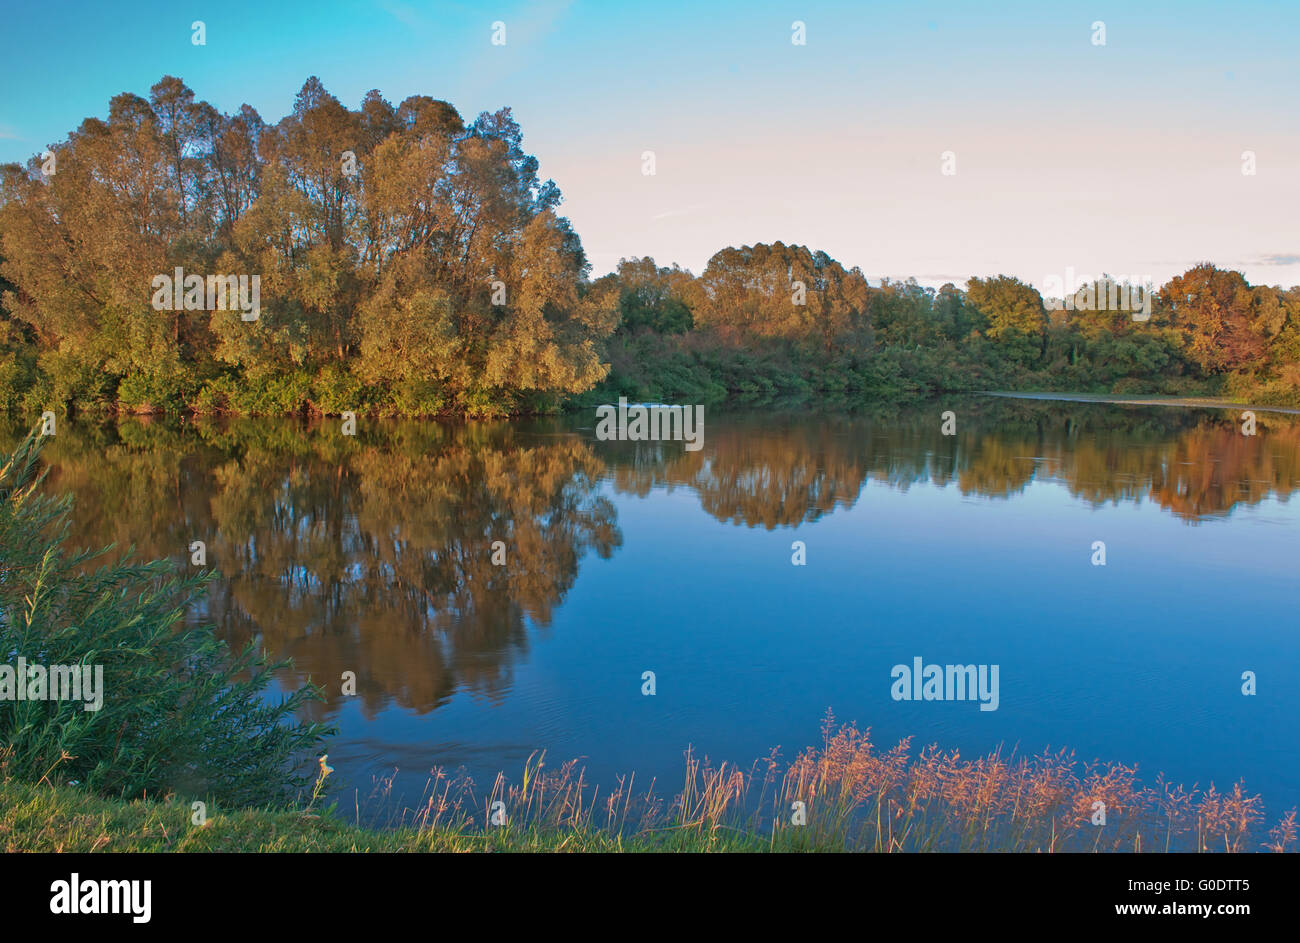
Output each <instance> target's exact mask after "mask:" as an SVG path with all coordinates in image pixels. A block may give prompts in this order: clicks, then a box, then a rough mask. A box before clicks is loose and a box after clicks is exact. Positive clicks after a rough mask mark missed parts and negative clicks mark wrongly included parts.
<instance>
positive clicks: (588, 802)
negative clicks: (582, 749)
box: [0, 718, 1297, 853]
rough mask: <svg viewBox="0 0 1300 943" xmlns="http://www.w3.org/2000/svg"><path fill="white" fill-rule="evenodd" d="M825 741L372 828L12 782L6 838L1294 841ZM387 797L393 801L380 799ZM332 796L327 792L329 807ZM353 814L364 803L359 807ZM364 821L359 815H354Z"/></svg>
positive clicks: (1058, 757)
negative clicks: (667, 790) (673, 781)
mask: <svg viewBox="0 0 1300 943" xmlns="http://www.w3.org/2000/svg"><path fill="white" fill-rule="evenodd" d="M825 731H826V739H825V741H824V743H823V745H822V746H821V747H820V748H808V749H807V750H805V751H803V752H801V753H799V754H798V755H797V756H796V757H795V758H794V759H793V761H792V763H791V764H790V765H789V766H788V767H787V768H786V769H785V770H784V771H779V770H778V762H777V761H776V758H775V754H773V756H772V757H771V758H769V759H768V760H764V761H760V762H758V763H755V764H754V766H753V767H752V768H750V769H749V770H745V769H743V768H739V767H736V766H733V765H731V764H722V765H719V766H716V767H714V766H712V765H710V764H709V763H708V762H707V761H704V762H701V761H700V760H699V759H697V758H696V757H694V756H693V755H692V754H691V753H689V752H688V753H687V758H686V771H685V772H686V775H685V777H684V780H683V787H682V789H681V791H680V792H678V793H677V794H676V795H674V796H672V797H671V798H667V797H664V796H662V795H660V794H657V793H656V792H655V791H654V790H653V788H652V789H649V790H637V789H636V788H634V782H635V780H634V779H628V780H626V781H621V782H619V783H618V784H617V786H616V787H615V788H614V789H613V790H612V791H606V792H603V793H602V792H601V790H600V789H597V788H594V787H592V786H591V784H590V783H589V782H588V781H587V780H586V776H585V773H584V771H583V770H582V769H581V768H580V767H578V766H577V764H576V763H573V762H570V763H565V764H562V765H560V766H559V767H549V766H548V765H547V764H546V763H545V758H544V756H543V755H542V754H540V753H539V754H534V756H533V757H532V758H530V760H529V762H528V763H527V764H525V767H524V770H523V775H522V777H521V779H520V781H519V782H518V783H511V782H508V781H507V780H506V778H505V776H504V774H501V775H498V777H497V778H496V780H495V782H493V783H492V785H491V788H490V789H489V790H488V791H487V792H486V793H480V792H477V791H476V790H475V789H474V787H473V784H472V782H471V781H469V780H463V779H457V778H454V777H451V778H449V777H447V776H446V775H445V774H443V773H441V772H438V771H435V775H434V776H433V777H432V778H431V779H430V781H429V784H428V787H427V788H426V791H425V793H426V799H425V801H424V804H423V805H422V806H420V807H419V808H407V809H404V810H403V811H401V812H400V813H396V814H395V815H394V816H393V817H391V818H390V819H389V820H388V822H387V823H379V822H377V823H376V824H375V825H374V826H362V825H361V824H360V822H361V821H362V819H363V816H364V817H365V819H366V821H373V819H372V818H371V816H370V814H369V813H370V812H371V808H370V803H369V802H366V803H362V802H361V801H360V798H359V796H358V797H356V798H355V799H354V800H353V802H355V805H354V804H353V802H350V801H348V798H349V797H348V796H347V794H346V790H343V791H341V793H339V794H334V795H330V794H329V793H327V792H326V791H324V790H323V789H322V786H323V785H324V784H325V781H326V779H327V778H328V776H329V773H330V772H332V771H331V770H330V769H329V767H328V766H327V764H326V763H325V762H324V759H323V758H322V760H321V764H320V766H321V775H320V777H319V779H318V781H317V783H316V787H315V788H314V789H313V790H312V791H311V793H310V796H309V797H308V796H300V797H299V798H298V800H297V801H296V802H295V803H294V804H292V805H290V806H288V807H281V808H265V807H252V808H230V809H227V808H225V807H223V806H220V805H217V804H207V805H204V804H199V803H190V802H189V801H188V800H182V799H178V798H176V797H174V796H168V797H165V798H163V799H161V800H158V799H155V800H136V801H125V800H121V799H113V798H109V797H105V796H98V795H95V794H93V793H91V792H89V791H88V790H86V789H85V788H84V787H83V786H80V785H75V784H72V783H62V784H56V783H52V782H50V781H48V780H47V781H41V782H37V783H32V782H30V781H21V780H16V779H12V778H10V779H7V780H2V781H0V848H3V850H4V851H5V852H6V853H7V852H23V851H26V852H39V853H49V852H96V851H107V852H257V853H261V852H352V853H357V852H361V853H365V852H563V851H576V852H757V851H783V852H846V851H862V852H878V853H890V852H936V851H937V852H952V851H958V852H1021V853H1040V852H1062V851H1065V852H1123V851H1129V852H1141V851H1146V852H1153V851H1154V852H1161V851H1163V852H1169V851H1177V852H1187V851H1192V852H1216V851H1217V852H1228V853H1238V852H1259V851H1272V852H1286V851H1294V850H1295V848H1296V838H1297V823H1296V819H1297V813H1296V810H1294V809H1293V810H1291V811H1290V812H1288V813H1286V814H1285V815H1283V816H1282V817H1281V818H1280V819H1279V820H1276V821H1275V823H1274V824H1272V826H1271V827H1269V823H1268V822H1267V821H1266V820H1265V816H1264V814H1263V802H1262V799H1261V797H1259V796H1254V795H1251V794H1249V793H1246V792H1244V791H1243V789H1242V787H1241V785H1240V784H1238V785H1236V786H1234V787H1232V788H1231V789H1228V790H1224V791H1222V792H1221V791H1219V790H1217V789H1215V788H1214V786H1210V787H1209V788H1208V789H1205V790H1198V789H1195V788H1193V789H1191V790H1187V789H1184V788H1182V787H1179V786H1176V785H1173V784H1170V783H1167V782H1165V781H1164V780H1163V779H1162V778H1161V779H1158V780H1157V782H1156V784H1155V785H1154V786H1148V785H1144V784H1142V783H1140V782H1139V781H1138V780H1137V778H1136V775H1135V771H1134V770H1133V769H1132V768H1131V767H1124V766H1122V765H1119V764H1095V763H1094V764H1086V765H1082V766H1081V765H1080V764H1079V763H1077V762H1076V760H1075V757H1074V756H1073V755H1072V754H1069V753H1066V752H1063V751H1062V752H1058V753H1045V754H1041V755H1038V756H1035V757H1015V756H1005V755H1003V754H1001V753H1000V752H995V753H993V754H990V755H987V756H982V757H977V758H975V759H973V760H967V759H963V758H961V757H960V756H959V755H958V754H957V753H956V752H955V751H954V752H944V751H940V750H938V749H936V748H933V747H931V748H927V749H925V750H922V751H921V752H920V754H919V755H914V756H909V750H908V747H909V743H908V742H907V741H904V742H903V743H900V744H898V745H897V746H896V747H894V748H893V749H891V750H883V751H881V750H877V749H875V747H874V745H873V744H872V743H871V740H870V737H869V735H868V734H867V733H866V732H864V731H859V730H858V729H857V728H856V727H855V726H853V725H851V724H850V725H847V726H840V727H838V728H833V727H832V726H831V721H830V719H829V718H828V722H827V726H826V728H825ZM384 798H386V797H381V802H382V800H383V799H384ZM326 803H329V804H328V805H326ZM354 810H355V811H354ZM354 815H355V820H354V821H352V822H350V821H349V819H350V818H352V817H353V816H354Z"/></svg>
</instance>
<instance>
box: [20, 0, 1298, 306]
mask: <svg viewBox="0 0 1300 943" xmlns="http://www.w3.org/2000/svg"><path fill="white" fill-rule="evenodd" d="M983 6H985V5H983V4H971V3H930V4H926V3H908V2H903V3H872V4H865V3H810V2H806V0H794V2H781V3H762V2H760V3H754V2H705V0H697V2H662V0H660V2H656V3H654V4H653V5H644V4H637V5H631V4H629V5H623V4H602V3H584V2H568V3H565V2H546V3H490V4H470V3H415V2H400V0H381V2H376V3H328V2H313V3H299V2H292V0H290V2H274V3H270V2H260V3H245V2H228V0H227V2H221V3H216V2H211V0H204V2H197V3H194V2H192V3H189V4H183V5H178V4H175V3H124V4H102V3H98V2H97V3H89V2H87V3H64V4H58V3H51V4H42V5H39V6H38V5H34V4H24V5H21V6H15V7H14V8H12V9H10V10H7V11H6V14H5V25H6V36H5V41H4V48H5V63H4V66H3V69H0V103H2V104H0V160H5V161H8V160H25V159H27V158H28V157H30V156H31V155H33V154H35V153H37V152H39V151H41V150H43V149H44V147H45V146H46V145H47V144H49V143H52V142H54V141H58V140H61V139H62V138H63V137H65V136H66V134H67V133H68V132H69V131H70V130H72V129H73V128H75V127H76V125H77V124H78V123H80V121H81V120H82V119H83V118H85V117H87V116H89V115H100V116H102V115H104V114H105V113H106V111H107V106H108V101H109V99H110V98H111V97H112V96H113V95H114V94H117V93H118V92H121V91H128V90H129V91H132V92H136V93H138V94H142V95H146V94H147V93H148V89H149V86H150V85H152V84H153V83H154V82H156V81H157V80H158V78H160V77H161V76H162V75H164V74H172V75H178V76H180V77H181V78H182V79H184V80H185V81H186V83H187V84H189V86H190V87H191V88H193V89H194V90H195V92H196V94H197V95H198V97H200V98H202V99H206V100H207V101H209V102H211V103H212V104H213V105H215V106H216V107H218V108H219V109H222V110H225V111H231V110H234V109H236V108H238V106H239V105H240V104H242V103H244V102H247V103H249V104H252V105H253V106H255V107H256V108H257V109H258V111H259V112H260V113H261V114H262V116H263V118H265V119H267V120H270V121H274V120H277V119H278V118H280V117H281V116H283V114H284V113H285V112H286V111H287V110H288V109H289V107H290V106H291V103H292V100H293V96H294V94H295V92H296V91H297V90H298V88H299V87H301V85H302V82H303V80H304V79H305V78H306V77H307V76H308V75H313V74H314V75H318V76H320V78H321V79H322V81H324V83H325V85H326V87H327V88H328V89H329V90H330V91H331V92H333V93H334V94H335V95H337V96H338V97H339V98H340V99H341V100H342V101H343V102H344V103H345V104H347V105H349V106H352V107H355V106H356V105H357V104H358V103H359V102H360V100H361V97H362V96H363V95H364V94H365V92H366V91H367V90H368V89H371V88H378V89H380V90H381V91H382V92H383V93H384V95H385V96H386V97H387V98H388V99H389V100H390V101H393V102H394V103H396V102H398V101H400V100H401V99H403V98H404V97H406V96H407V95H411V94H428V95H432V96H434V97H437V98H444V99H446V100H448V101H450V102H451V103H452V104H453V105H455V106H456V107H457V109H459V111H460V112H461V114H462V115H464V116H466V117H472V116H473V115H475V114H477V113H478V112H479V111H482V110H494V109H496V108H499V107H501V106H503V105H509V106H511V107H512V108H514V110H515V114H516V116H517V118H518V119H519V121H520V123H521V124H522V126H523V129H524V136H525V143H526V145H527V146H528V148H529V150H530V151H531V152H532V153H534V154H536V155H537V156H538V158H539V160H540V161H541V167H542V173H543V175H544V176H550V177H553V178H554V179H555V180H556V181H557V182H558V183H559V184H560V186H561V188H562V190H563V191H564V194H565V196H566V202H565V204H564V207H563V211H564V212H565V213H566V214H567V215H568V216H569V217H570V218H571V219H572V220H573V222H574V225H575V227H576V228H577V230H578V232H579V234H580V235H581V236H582V238H583V241H584V244H585V245H586V247H587V251H588V254H589V256H590V257H591V259H592V262H593V266H594V269H595V272H596V273H597V274H599V273H602V272H604V271H607V270H609V269H610V268H611V267H612V266H614V265H615V264H616V263H617V260H618V259H619V257H621V256H630V255H642V254H650V255H653V256H654V257H655V258H656V259H658V260H659V261H660V262H661V263H668V262H673V261H676V262H679V263H681V264H683V265H685V266H687V267H689V268H691V269H692V270H694V271H699V270H700V269H702V268H703V266H704V264H705V262H706V261H707V259H708V257H709V256H710V255H711V254H712V253H713V252H714V251H716V250H718V249H720V248H722V247H723V246H726V245H733V244H734V245H739V244H742V243H753V242H756V241H773V240H776V239H782V240H784V241H786V242H798V243H803V244H807V245H810V246H813V247H815V248H822V249H825V250H826V251H828V252H830V253H831V255H833V256H835V257H836V258H838V259H840V260H841V261H843V262H845V263H846V264H849V265H859V266H861V267H862V269H863V270H864V271H865V272H866V273H867V274H868V276H869V277H871V278H872V279H873V280H875V279H878V278H880V277H882V276H891V277H906V276H908V275H915V276H916V277H917V278H918V279H920V280H921V281H923V282H927V283H931V284H941V283H942V282H943V281H948V280H953V281H959V282H960V281H963V280H964V279H965V278H966V277H968V276H969V275H972V274H991V273H994V272H1007V273H1010V274H1016V275H1019V276H1020V277H1022V278H1025V279H1027V280H1029V281H1031V282H1034V283H1035V284H1038V285H1040V286H1041V285H1042V283H1043V282H1044V280H1045V279H1046V278H1047V277H1049V276H1051V275H1058V276H1062V277H1063V276H1064V275H1065V274H1066V270H1067V267H1068V268H1069V269H1073V270H1074V271H1075V272H1076V273H1088V274H1100V273H1101V272H1102V271H1105V272H1109V273H1111V274H1115V275H1132V276H1135V277H1138V276H1140V277H1147V276H1150V277H1153V278H1155V279H1157V280H1163V279H1164V278H1166V277H1168V276H1169V275H1171V274H1174V273H1175V272H1178V271H1182V270H1183V269H1184V268H1186V267H1188V266H1189V265H1191V264H1194V263H1195V262H1198V261H1201V260H1206V259H1208V260H1211V261H1215V262H1217V263H1219V264H1221V265H1227V266H1232V267H1236V268H1239V269H1241V270H1243V271H1245V272H1246V274H1247V277H1248V278H1250V279H1251V281H1254V282H1266V283H1270V284H1285V285H1290V284H1296V283H1300V226H1298V225H1297V223H1296V208H1297V207H1300V110H1297V108H1296V102H1297V93H1298V92H1300V56H1297V55H1296V52H1295V50H1296V48H1297V41H1298V40H1300V3H1294V2H1285V3H1284V2H1272V3H1269V2H1239V3H1232V4H1228V3H1223V4H1211V3H1179V4H1174V3H1140V4H1138V3H1114V2H1096V0H1093V2H1078V3H1076V2H1062V3H1048V4H1045V3H1003V4H996V5H995V6H996V9H995V10H989V9H980V7H983ZM194 20H202V21H203V22H204V23H205V25H206V31H207V44H206V45H205V46H202V47H196V46H194V45H193V44H192V43H191V41H190V37H191V29H190V24H191V23H192V22H193V21H194ZM496 20H500V21H503V22H504V23H505V24H506V37H507V42H506V45H505V46H493V45H492V44H491V41H490V40H491V32H492V23H493V22H494V21H496ZM795 20H800V21H802V22H804V23H805V24H806V29H807V45H805V46H795V45H793V44H792V43H791V42H790V38H791V24H792V23H793V22H794V21H795ZM1095 21H1103V22H1104V23H1105V29H1106V44H1105V45H1104V46H1097V45H1094V44H1093V42H1092V37H1093V35H1094V30H1093V28H1092V24H1093V23H1094V22H1095ZM645 150H652V151H654V152H655V156H656V174H655V175H654V176H653V177H647V176H645V175H643V174H642V172H641V154H642V152H643V151H645ZM1247 150H1250V151H1253V152H1254V153H1255V155H1256V166H1257V172H1256V174H1255V175H1253V176H1244V175H1243V174H1242V173H1241V167H1242V158H1241V155H1242V153H1243V152H1244V151H1247ZM945 151H952V152H953V153H954V154H955V155H956V173H955V174H954V175H951V176H944V175H942V174H941V172H940V167H941V155H942V154H943V152H945Z"/></svg>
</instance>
